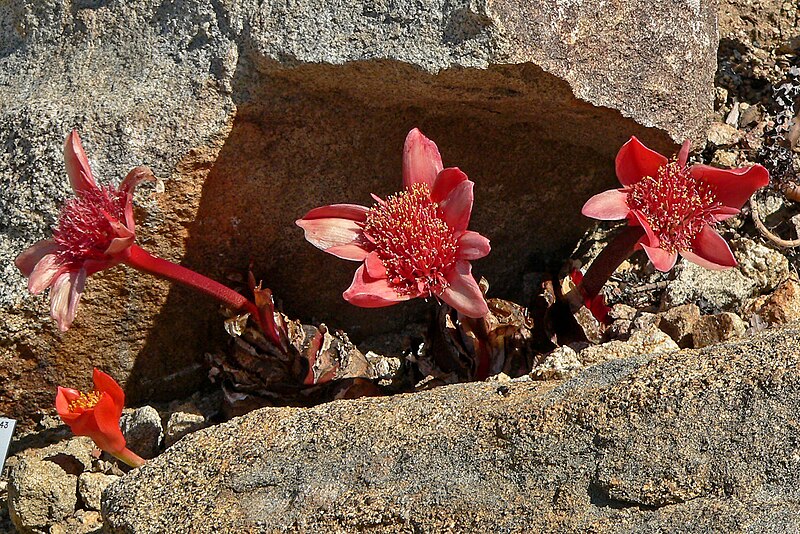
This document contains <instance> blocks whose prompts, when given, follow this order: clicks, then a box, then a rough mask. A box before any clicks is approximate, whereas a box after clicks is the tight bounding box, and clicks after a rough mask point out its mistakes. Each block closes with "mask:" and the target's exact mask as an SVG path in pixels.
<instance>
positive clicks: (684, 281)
mask: <svg viewBox="0 0 800 534" xmlns="http://www.w3.org/2000/svg"><path fill="white" fill-rule="evenodd" d="M730 245H731V250H732V251H733V254H734V256H735V257H736V259H737V261H738V262H739V265H738V266H736V267H734V268H732V269H725V270H720V271H712V270H709V269H704V268H703V267H700V266H699V265H695V264H694V263H691V262H689V261H686V260H681V261H680V262H679V263H678V265H677V266H676V267H675V279H674V280H672V281H670V283H669V285H667V288H666V290H665V291H664V294H663V297H662V300H663V302H662V306H663V307H664V308H666V309H668V308H673V307H675V306H679V305H681V304H689V303H694V304H697V305H698V306H699V307H700V311H701V312H703V313H706V314H714V313H718V312H720V311H734V312H739V311H740V308H741V307H742V305H743V304H744V303H745V302H746V301H748V300H749V299H751V298H753V297H756V296H758V295H761V294H763V293H769V292H771V291H772V290H774V289H775V288H776V287H777V286H778V285H779V284H780V283H781V282H783V281H784V280H786V279H788V278H789V275H790V271H789V262H788V260H787V259H786V256H784V255H783V254H781V253H780V252H778V251H777V250H774V249H771V248H768V247H766V246H764V245H761V244H759V243H756V242H755V241H753V240H751V239H747V238H740V239H735V240H731V243H730Z"/></svg>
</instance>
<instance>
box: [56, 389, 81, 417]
mask: <svg viewBox="0 0 800 534" xmlns="http://www.w3.org/2000/svg"><path fill="white" fill-rule="evenodd" d="M80 396H81V394H80V391H78V390H76V389H72V388H62V387H61V386H58V389H57V391H56V411H57V412H58V415H60V416H61V417H63V416H64V414H69V413H70V411H69V403H70V402H72V401H74V400H75V399H77V398H79V397H80Z"/></svg>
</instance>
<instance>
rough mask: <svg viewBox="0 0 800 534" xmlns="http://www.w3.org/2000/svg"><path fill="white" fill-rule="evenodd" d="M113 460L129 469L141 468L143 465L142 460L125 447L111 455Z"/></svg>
mask: <svg viewBox="0 0 800 534" xmlns="http://www.w3.org/2000/svg"><path fill="white" fill-rule="evenodd" d="M112 454H113V455H114V457H115V458H117V459H118V460H120V461H122V462H124V463H126V464H128V465H129V466H131V467H142V466H143V465H144V464H145V461H144V458H142V457H141V456H139V455H138V454H136V453H135V452H133V451H132V450H130V449H129V448H127V447H125V448H124V449H122V450H121V451H120V452H117V453H112Z"/></svg>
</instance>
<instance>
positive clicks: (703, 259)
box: [681, 224, 737, 270]
mask: <svg viewBox="0 0 800 534" xmlns="http://www.w3.org/2000/svg"><path fill="white" fill-rule="evenodd" d="M681 255H682V256H683V257H684V258H686V259H687V260H689V261H691V262H693V263H696V264H697V265H700V266H701V267H705V268H706V269H713V270H719V269H727V268H729V267H735V266H736V265H737V263H736V258H735V257H734V256H733V252H731V248H730V247H729V246H728V242H727V241H725V239H724V238H723V237H722V236H721V235H719V234H718V233H717V231H716V230H714V228H712V227H711V226H710V225H708V224H706V225H705V226H703V229H702V230H700V233H698V234H697V237H695V239H694V243H692V250H691V251H683V250H682V251H681Z"/></svg>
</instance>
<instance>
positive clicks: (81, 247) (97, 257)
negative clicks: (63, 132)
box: [15, 130, 153, 331]
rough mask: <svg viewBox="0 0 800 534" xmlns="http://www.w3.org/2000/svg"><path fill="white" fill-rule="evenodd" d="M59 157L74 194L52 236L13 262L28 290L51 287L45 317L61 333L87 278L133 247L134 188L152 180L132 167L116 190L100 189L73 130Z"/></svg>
mask: <svg viewBox="0 0 800 534" xmlns="http://www.w3.org/2000/svg"><path fill="white" fill-rule="evenodd" d="M64 160H65V162H66V167H67V174H68V175H69V181H70V184H71V185H72V190H73V191H74V192H75V198H72V199H70V200H68V201H67V203H66V204H65V205H64V207H63V208H62V210H61V214H60V216H59V219H58V225H57V226H56V228H55V229H54V231H53V238H52V239H44V240H42V241H39V242H38V243H36V244H34V245H33V246H32V247H30V248H29V249H27V250H26V251H24V252H23V253H22V254H20V255H19V256H18V257H17V259H16V261H15V264H16V266H17V268H19V270H20V271H21V272H22V274H23V275H24V276H25V277H27V278H28V290H29V291H30V292H31V293H34V294H37V293H40V292H41V291H43V290H44V289H46V288H48V287H49V288H50V315H51V316H52V317H53V319H55V321H56V323H58V328H59V329H60V330H62V331H65V330H67V329H68V328H69V327H70V325H71V324H72V321H73V320H74V319H75V313H76V310H77V306H78V301H79V300H80V298H81V294H82V293H83V286H84V283H85V282H86V277H87V276H90V275H92V274H94V273H96V272H98V271H101V270H103V269H107V268H109V267H112V266H114V265H116V264H117V263H120V262H121V261H122V260H123V259H124V257H125V256H126V254H127V252H128V249H129V248H130V247H131V245H133V242H134V239H135V226H134V221H133V204H132V198H133V190H134V188H135V187H136V185H137V184H138V183H139V182H141V181H142V180H146V179H153V175H152V173H151V172H150V169H148V168H147V167H136V168H135V169H133V170H132V171H131V172H130V173H128V176H126V177H125V179H124V180H123V181H122V183H121V184H120V186H119V188H113V187H110V186H102V187H99V186H98V185H97V183H96V182H95V180H94V177H93V176H92V170H91V169H90V168H89V160H88V159H87V158H86V154H85V153H84V151H83V147H82V146H81V140H80V138H79V137H78V133H77V132H76V131H74V130H73V131H72V133H70V134H69V136H67V141H66V144H65V145H64Z"/></svg>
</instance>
